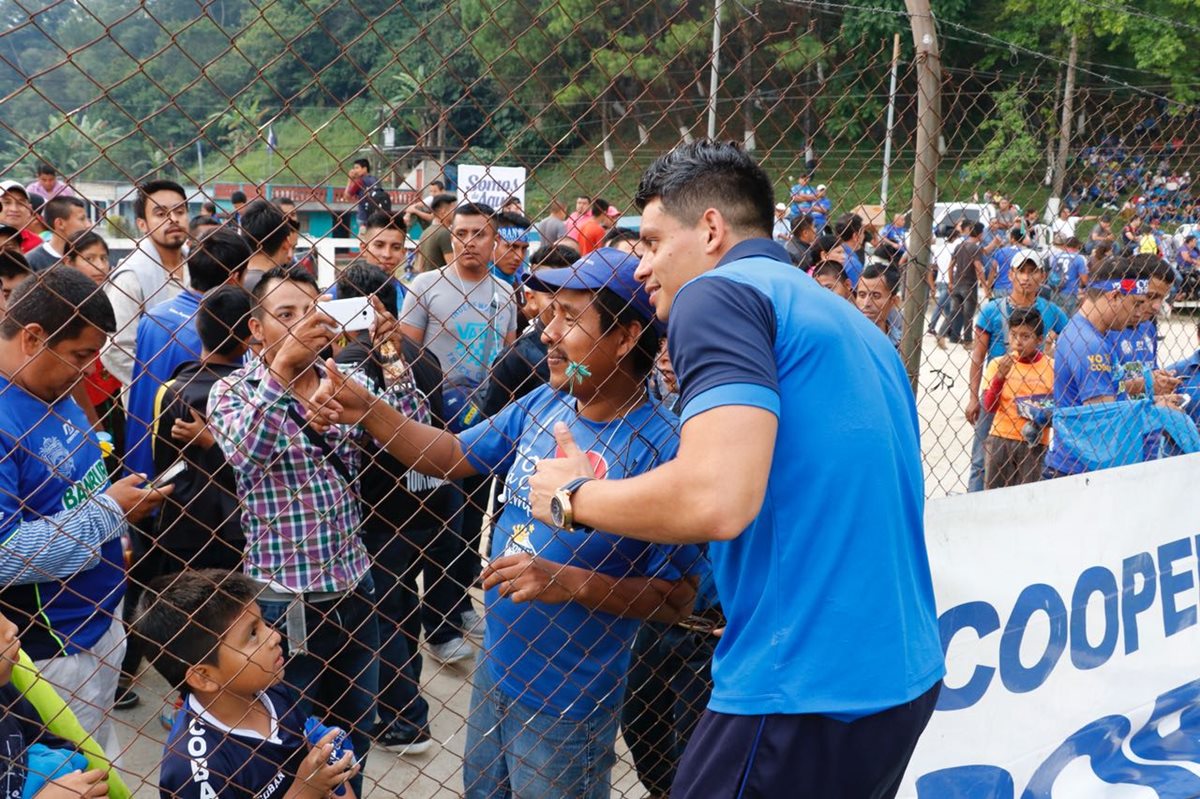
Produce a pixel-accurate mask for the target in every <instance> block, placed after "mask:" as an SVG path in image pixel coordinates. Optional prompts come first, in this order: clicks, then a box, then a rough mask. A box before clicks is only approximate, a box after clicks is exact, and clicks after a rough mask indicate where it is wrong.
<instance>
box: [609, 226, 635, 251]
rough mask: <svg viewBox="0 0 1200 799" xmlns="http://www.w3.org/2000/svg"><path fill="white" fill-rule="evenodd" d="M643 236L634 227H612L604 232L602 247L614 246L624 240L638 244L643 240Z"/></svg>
mask: <svg viewBox="0 0 1200 799" xmlns="http://www.w3.org/2000/svg"><path fill="white" fill-rule="evenodd" d="M641 238H642V237H641V236H639V235H638V232H637V231H636V230H634V229H633V228H627V227H611V228H609V229H608V231H607V232H606V233H605V234H604V238H602V239H600V246H601V247H613V246H616V245H617V244H620V243H621V242H623V241H627V242H629V243H630V244H637V243H638V241H640V240H641Z"/></svg>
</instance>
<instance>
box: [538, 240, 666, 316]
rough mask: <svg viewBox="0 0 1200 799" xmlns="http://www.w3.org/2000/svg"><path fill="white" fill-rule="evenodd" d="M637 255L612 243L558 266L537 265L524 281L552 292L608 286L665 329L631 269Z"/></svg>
mask: <svg viewBox="0 0 1200 799" xmlns="http://www.w3.org/2000/svg"><path fill="white" fill-rule="evenodd" d="M638 260H639V259H638V257H637V256H636V255H630V254H629V253H627V252H624V251H623V250H618V249H616V248H614V247H601V248H600V249H598V250H593V251H592V252H590V253H588V254H587V255H585V256H584V257H582V258H580V259H579V260H578V261H576V262H575V263H573V264H572V265H570V266H563V267H559V268H557V269H538V270H537V271H535V272H533V273H532V274H530V275H529V276H528V277H527V278H525V285H526V286H527V287H528V288H530V289H532V290H533V291H545V292H548V293H554V292H555V291H556V290H558V289H575V290H578V291H599V290H600V289H608V290H609V291H611V292H612V293H613V294H616V295H617V296H618V297H620V298H621V299H622V300H624V301H625V303H626V305H628V306H629V307H630V308H632V309H633V310H634V311H636V312H637V313H638V315H639V316H641V317H642V318H643V319H645V320H646V321H647V322H652V323H653V324H654V327H655V329H656V330H658V331H659V332H660V333H662V332H664V325H663V324H662V323H661V322H659V321H658V318H657V317H656V316H655V314H654V306H653V305H651V304H650V295H649V294H647V293H646V289H645V288H644V287H643V286H642V284H641V283H640V282H639V281H638V279H637V278H636V277H634V276H633V273H634V272H635V271H636V270H637V267H638Z"/></svg>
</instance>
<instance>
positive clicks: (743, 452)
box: [529, 140, 945, 799]
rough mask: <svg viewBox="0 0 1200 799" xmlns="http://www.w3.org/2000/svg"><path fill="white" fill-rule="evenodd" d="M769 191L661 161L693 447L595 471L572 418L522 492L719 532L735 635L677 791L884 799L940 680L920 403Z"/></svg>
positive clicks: (677, 347) (749, 176)
mask: <svg viewBox="0 0 1200 799" xmlns="http://www.w3.org/2000/svg"><path fill="white" fill-rule="evenodd" d="M772 195H773V187H772V185H771V181H770V179H769V178H768V177H767V175H766V173H765V172H764V171H763V170H762V168H761V167H760V166H759V165H758V164H756V163H755V162H754V161H753V160H752V159H751V158H750V156H749V155H747V154H746V153H745V151H743V150H742V149H741V148H739V147H738V146H736V145H733V144H727V143H718V142H713V141H708V140H704V141H698V142H696V143H694V144H684V145H681V146H679V147H677V148H675V149H674V150H672V151H671V152H670V153H668V154H667V155H664V156H662V157H661V158H659V159H658V160H657V161H655V162H654V164H652V165H651V166H650V167H649V169H647V170H646V173H645V174H644V175H643V176H642V181H641V184H640V186H639V188H638V193H637V200H636V202H637V205H638V207H639V208H640V209H641V210H642V226H641V233H642V238H643V244H644V247H645V255H643V257H642V262H641V265H640V267H639V269H638V277H639V279H641V280H642V281H643V282H644V284H645V286H646V288H647V289H648V290H649V292H650V301H651V303H652V304H653V305H654V307H655V310H656V311H657V313H658V317H659V319H661V320H668V319H669V324H670V335H669V338H668V342H669V348H670V354H671V362H672V364H673V365H674V367H675V370H676V373H677V374H678V376H679V381H680V386H681V390H682V394H681V400H680V407H681V409H682V412H681V418H682V420H683V427H682V431H681V434H680V444H679V453H678V455H676V457H675V458H674V459H673V460H671V461H670V462H669V463H667V464H665V465H663V466H660V467H658V468H655V469H652V470H650V471H648V472H646V473H644V474H642V475H639V476H637V477H630V478H626V479H613V478H612V477H611V476H610V477H609V479H606V480H597V479H593V478H595V476H596V475H595V472H594V469H593V468H592V467H591V465H590V462H589V459H588V458H587V457H586V456H585V455H583V453H580V452H579V451H578V448H577V447H576V446H575V445H574V442H573V440H572V436H571V433H570V431H569V430H568V429H566V428H564V427H563V426H559V427H558V429H556V431H555V436H556V438H557V439H558V444H559V452H560V453H563V454H564V456H563V457H558V458H542V459H540V460H539V461H538V462H537V464H536V466H535V467H534V468H535V472H534V474H533V475H532V476H531V477H530V482H529V484H530V492H529V500H530V504H531V506H532V512H533V515H534V516H535V517H536V518H538V519H540V520H543V521H544V520H554V521H557V522H558V524H559V526H566V525H571V526H575V527H582V528H585V529H594V530H605V531H609V532H612V533H614V534H618V535H623V536H628V537H630V538H636V539H639V540H643V541H656V542H659V543H666V544H673V543H682V542H701V541H708V542H711V543H710V544H709V556H710V558H711V560H712V565H713V576H714V578H715V580H716V586H717V595H718V596H719V597H720V600H721V605H722V607H723V609H724V611H725V616H726V619H727V624H726V626H725V628H724V632H723V634H722V638H721V644H720V646H719V647H718V648H717V652H716V660H715V663H714V665H713V679H714V683H715V685H714V689H713V694H712V699H711V700H710V702H709V706H708V710H707V711H706V713H705V715H704V717H703V718H702V719H701V721H700V723H699V725H698V726H697V728H696V730H695V732H694V733H693V735H692V738H691V741H690V742H689V744H688V747H687V751H686V753H685V754H684V756H683V759H682V761H681V762H680V764H679V771H678V774H677V776H676V778H675V782H674V785H673V787H672V790H671V796H672V797H673V799H695V798H696V797H705V799H733V798H734V797H737V796H742V795H745V794H746V793H747V791H748V790H749V792H751V793H753V795H755V796H771V797H775V796H805V797H808V796H813V797H817V796H819V797H834V796H837V797H891V796H894V795H895V793H896V791H897V790H898V788H899V784H900V779H901V776H902V775H903V773H904V769H905V767H906V766H907V764H908V761H909V759H910V757H911V756H912V752H913V750H914V748H915V747H916V744H917V739H918V738H919V736H920V734H921V732H922V731H923V729H924V728H925V725H926V724H927V723H928V721H929V718H930V716H931V715H932V714H933V709H934V705H935V704H936V702H937V696H938V691H939V688H940V685H941V678H942V675H943V674H944V673H945V669H944V667H943V659H942V647H941V641H940V639H939V636H938V625H937V612H936V608H935V606H934V596H933V581H932V579H931V577H930V572H929V563H928V559H927V556H926V553H925V535H924V520H923V505H924V489H923V482H924V480H923V467H922V464H921V448H920V439H919V425H918V418H917V411H916V404H915V400H914V397H913V394H912V391H911V390H910V388H909V383H908V378H907V376H906V375H905V372H904V366H903V364H902V362H901V361H900V358H899V356H898V355H897V353H896V351H895V349H893V348H892V347H891V346H890V345H889V344H888V342H887V341H886V340H885V339H884V338H883V337H882V336H880V335H879V332H878V330H877V329H875V328H874V326H873V325H871V323H870V322H868V321H867V320H866V318H864V317H863V315H862V314H861V313H859V312H858V311H857V310H855V309H854V308H852V307H850V305H848V304H847V303H846V302H844V301H843V300H842V299H841V298H839V297H836V296H834V295H833V294H832V293H831V292H828V291H826V290H824V289H822V288H821V287H820V286H818V285H817V284H816V283H815V282H813V280H812V279H811V278H809V277H808V276H807V275H805V274H803V273H802V272H799V271H798V270H796V269H795V268H794V267H792V265H791V263H790V259H789V258H788V256H787V253H786V252H785V251H784V249H783V248H782V247H780V246H779V245H777V244H775V243H774V242H772V241H771V240H770V235H771V224H772V217H773V206H774V199H773V196H772ZM714 319H719V320H721V323H720V324H713V320H714ZM815 419H820V420H821V423H820V424H814V423H813V420H815ZM864 464H870V466H869V467H868V468H864ZM865 497H869V498H870V499H869V501H864V498H865ZM814 505H820V507H821V513H820V514H819V517H814V516H812V515H811V513H810V512H809V510H806V509H811V508H812V507H813V506H814ZM564 520H565V524H564ZM847 574H852V575H853V576H854V579H852V580H848V579H847ZM798 575H803V580H802V581H801V583H800V585H801V588H799V589H797V582H796V579H797V576H798ZM865 653H870V656H865ZM748 786H749V787H748Z"/></svg>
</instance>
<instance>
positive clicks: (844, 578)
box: [668, 239, 945, 719]
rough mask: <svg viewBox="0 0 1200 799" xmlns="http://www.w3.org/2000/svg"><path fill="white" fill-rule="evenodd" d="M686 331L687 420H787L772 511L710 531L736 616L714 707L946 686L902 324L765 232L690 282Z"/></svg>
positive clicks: (865, 708)
mask: <svg viewBox="0 0 1200 799" xmlns="http://www.w3.org/2000/svg"><path fill="white" fill-rule="evenodd" d="M714 319H720V320H721V324H719V325H718V324H713V320H714ZM668 341H669V342H670V348H671V361H672V363H673V364H674V366H675V370H676V373H677V374H678V375H679V377H680V382H681V385H682V397H681V405H680V407H681V408H682V409H683V411H682V414H681V415H682V418H683V420H684V424H685V425H686V424H687V422H688V420H690V419H691V418H693V417H695V416H697V415H699V414H702V413H704V412H705V411H707V410H710V409H712V408H716V407H719V406H727V405H742V406H749V407H754V408H761V409H763V410H766V411H768V412H770V413H772V414H774V415H775V416H776V417H777V419H778V425H779V426H778V432H777V434H776V440H775V450H774V454H773V457H772V460H771V471H770V476H769V478H768V483H767V491H766V496H765V498H764V501H763V505H762V508H761V510H760V511H759V513H758V516H757V517H756V518H755V519H754V521H753V522H751V524H750V526H749V527H747V528H746V529H745V530H744V531H743V532H742V533H741V534H740V535H738V536H737V537H736V538H734V539H733V540H731V541H718V542H714V543H711V544H709V557H710V558H711V560H712V565H713V574H714V577H715V579H716V585H717V593H718V594H719V595H720V597H721V606H722V608H723V609H724V611H725V616H726V618H727V620H728V626H727V627H726V629H725V633H724V635H723V636H722V637H721V640H720V642H719V643H718V644H717V650H716V656H715V660H714V664H713V680H714V683H715V687H714V689H713V694H712V699H711V701H710V703H709V708H710V709H712V710H714V711H716V712H719V713H729V714H734V715H759V714H768V713H772V714H774V713H819V714H825V715H829V716H832V717H834V718H838V719H853V718H857V717H860V716H865V715H868V714H871V713H876V712H878V711H881V710H884V709H886V708H890V707H894V706H896V705H900V704H903V703H905V702H909V701H911V700H912V699H914V698H916V697H918V696H920V695H921V694H923V693H925V692H926V691H928V690H929V689H930V688H931V687H932V686H933V685H934V683H935V682H936V681H937V680H938V679H940V678H941V676H942V675H943V674H944V672H945V669H944V666H943V659H942V647H941V642H940V639H939V636H938V626H937V611H936V609H935V606H934V596H933V581H932V579H931V577H930V573H929V561H928V558H927V555H926V551H925V527H924V507H925V487H924V472H923V468H922V464H921V448H920V442H919V424H918V419H917V410H916V403H915V402H914V400H913V394H912V390H911V388H910V387H909V383H908V378H907V376H906V374H905V372H904V367H903V364H902V363H901V361H900V357H899V355H897V353H896V350H895V349H894V348H893V347H892V345H891V344H890V343H889V342H888V339H887V337H886V336H885V335H884V334H883V333H882V332H880V330H879V328H877V327H876V326H875V325H873V324H871V323H870V322H869V321H868V320H867V318H866V317H865V316H863V315H862V314H861V313H859V312H858V311H857V309H855V307H854V306H853V305H851V304H850V303H848V302H845V301H844V300H842V299H841V298H839V297H837V296H836V295H835V294H833V293H832V292H829V291H825V290H824V289H822V288H821V287H820V285H818V284H817V282H816V281H814V280H813V279H812V278H811V277H809V276H808V275H806V274H804V273H802V272H799V271H797V270H796V269H795V268H793V267H792V266H791V263H790V261H789V260H788V257H787V253H786V251H785V250H784V249H783V248H782V247H780V246H779V245H778V244H775V243H774V242H770V241H767V240H764V239H753V240H749V241H744V242H741V243H739V244H738V245H736V246H735V247H734V248H733V249H732V250H730V252H729V253H728V254H726V256H725V257H724V258H723V259H722V261H721V263H720V264H719V265H718V266H717V268H716V269H713V270H711V271H709V272H705V273H704V274H702V275H700V276H699V277H697V278H695V279H694V280H692V281H690V282H689V283H687V284H685V285H684V287H683V288H682V289H680V291H679V293H678V294H677V295H676V297H675V299H674V301H673V303H672V306H671V318H670V327H669V332H668ZM864 465H865V466H864Z"/></svg>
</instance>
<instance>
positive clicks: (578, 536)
mask: <svg viewBox="0 0 1200 799" xmlns="http://www.w3.org/2000/svg"><path fill="white" fill-rule="evenodd" d="M557 422H566V423H567V425H568V426H569V427H570V428H571V433H572V435H573V436H574V437H575V442H576V443H577V444H578V445H579V447H580V448H581V449H582V450H584V451H585V452H587V453H588V458H589V459H590V460H591V461H592V464H593V466H594V467H595V469H596V476H597V477H600V478H613V479H617V478H622V477H631V476H633V475H637V474H641V473H643V472H646V471H649V470H650V469H653V468H654V467H655V466H659V465H661V464H663V463H665V462H666V461H668V460H670V459H671V458H673V457H674V456H675V452H676V449H677V448H678V446H679V436H678V424H679V420H678V418H677V417H676V416H675V415H674V414H672V413H670V412H669V411H667V410H666V409H664V408H662V407H661V405H660V404H659V403H656V402H653V401H647V402H645V403H643V404H642V405H641V406H640V407H638V408H636V409H634V410H633V411H632V412H630V413H629V414H627V415H626V416H624V417H622V418H621V419H618V420H614V421H611V422H608V423H598V422H592V421H590V420H588V419H584V418H582V417H580V416H579V414H578V412H577V410H576V407H575V399H574V398H573V397H571V396H570V395H569V394H566V393H564V392H560V391H556V390H555V389H553V388H552V387H550V386H540V387H538V388H536V389H534V390H533V391H532V392H530V393H529V394H527V395H525V396H524V397H521V398H520V399H518V400H516V401H515V402H512V403H510V404H509V405H508V406H507V407H505V408H504V410H502V411H500V413H498V414H496V415H495V416H493V417H491V418H490V419H488V420H485V421H483V422H480V423H479V424H477V425H474V426H473V427H469V428H467V429H466V430H463V431H462V432H461V433H459V434H458V438H459V441H460V442H461V444H462V448H463V452H464V454H465V455H466V457H467V460H468V461H469V462H470V463H471V465H472V466H474V467H475V468H476V469H478V470H479V471H480V472H481V473H484V474H487V473H495V474H499V475H505V482H504V511H503V512H502V513H501V514H500V518H499V519H498V520H497V522H496V527H495V530H494V531H493V533H492V552H491V557H492V558H493V559H495V558H499V557H502V556H504V555H513V554H518V553H521V552H527V553H530V554H534V555H537V556H539V557H542V558H545V559H546V560H549V561H551V562H553V563H561V564H566V565H568V566H577V567H580V568H584V569H588V570H591V571H595V572H599V573H601V574H605V575H608V576H611V577H617V578H623V577H659V578H662V579H665V580H678V579H680V578H681V577H682V576H683V575H684V574H688V573H694V570H695V569H694V567H695V564H696V563H697V561H698V560H699V559H700V557H701V556H700V552H699V549H698V548H697V547H694V546H689V547H671V546H664V545H659V544H650V543H646V542H643V541H635V540H634V539H632V538H623V537H621V536H617V535H613V534H611V533H605V532H601V531H598V530H587V529H580V528H577V529H576V530H575V531H573V532H572V531H566V530H559V529H555V528H553V527H550V526H549V525H546V524H543V523H542V522H540V521H538V520H536V519H534V518H533V516H532V514H531V513H530V511H529V476H530V475H531V474H533V470H534V466H535V464H536V463H537V460H538V459H539V458H553V457H556V454H557V453H558V444H557V442H556V441H555V439H554V425H555V424H556V423H557ZM484 601H485V603H486V606H487V613H486V614H485V618H486V620H487V626H486V630H485V633H484V645H483V661H484V665H485V666H486V667H487V668H489V669H491V671H492V677H493V678H494V679H495V681H496V684H497V685H498V686H499V687H500V688H501V690H503V691H504V693H505V694H506V695H507V696H508V697H509V698H510V699H512V700H514V701H517V702H521V703H523V704H525V705H528V706H531V707H535V708H539V709H543V710H546V711H549V712H551V713H555V714H559V715H563V716H568V717H572V718H585V717H587V716H589V715H590V714H591V713H593V712H594V711H595V710H596V709H597V708H604V709H607V710H612V709H614V708H616V707H618V706H619V705H620V702H621V698H622V692H623V690H624V683H625V674H626V672H627V671H628V669H629V661H630V652H631V647H632V645H633V639H634V637H635V636H636V634H637V630H638V627H639V625H640V622H639V621H638V620H636V619H631V618H621V617H618V616H614V615H612V614H610V613H605V612H602V611H599V610H593V609H591V608H587V607H584V606H583V605H581V604H578V603H576V602H565V603H563V604H557V605H555V604H547V603H543V602H522V603H520V604H518V603H515V602H513V601H512V600H511V599H509V598H507V597H501V596H500V594H499V590H498V589H497V588H492V589H490V590H488V591H487V592H486V593H485V594H484Z"/></svg>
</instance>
